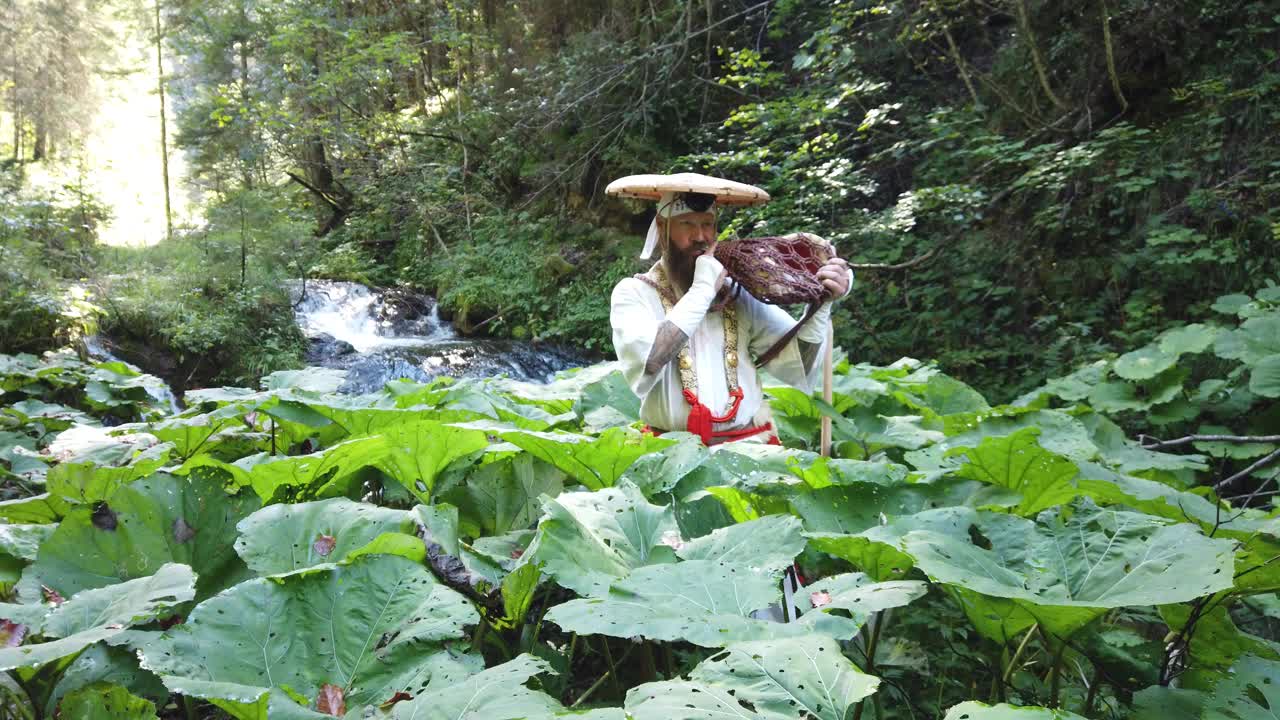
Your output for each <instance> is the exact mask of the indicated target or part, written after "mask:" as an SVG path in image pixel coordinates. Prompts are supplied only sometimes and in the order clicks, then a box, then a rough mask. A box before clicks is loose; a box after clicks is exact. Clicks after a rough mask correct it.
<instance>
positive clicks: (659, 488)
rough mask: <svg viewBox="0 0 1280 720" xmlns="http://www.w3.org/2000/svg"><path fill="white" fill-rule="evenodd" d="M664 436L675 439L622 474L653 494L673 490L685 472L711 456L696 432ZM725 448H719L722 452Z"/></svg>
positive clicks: (625, 478) (692, 469)
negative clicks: (672, 442)
mask: <svg viewBox="0 0 1280 720" xmlns="http://www.w3.org/2000/svg"><path fill="white" fill-rule="evenodd" d="M664 437H666V438H668V439H675V440H676V442H675V443H674V444H672V445H670V446H668V447H665V448H662V449H661V450H658V451H657V452H651V453H649V454H648V455H642V456H641V457H640V458H639V459H637V460H636V461H635V462H634V463H632V464H631V467H629V468H627V470H626V472H624V473H623V474H622V476H621V477H620V478H619V479H623V480H630V481H631V482H633V483H635V484H636V486H637V487H639V488H640V489H641V490H643V491H644V492H645V494H646V495H648V496H650V497H652V496H654V495H656V494H658V493H664V492H670V491H671V489H672V488H674V487H675V486H676V484H677V483H679V482H680V481H681V480H682V479H684V477H685V476H686V475H688V474H689V473H691V472H693V471H694V470H695V469H696V468H698V467H699V466H701V465H702V464H703V463H706V462H707V461H708V460H709V459H710V458H711V457H712V455H711V451H710V450H709V449H707V446H705V445H703V444H702V440H701V439H700V438H698V437H697V436H696V435H689V434H687V433H680V434H677V435H672V434H670V433H669V434H667V435H664ZM723 452H724V451H720V453H721V454H723Z"/></svg>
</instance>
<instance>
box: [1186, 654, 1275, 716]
mask: <svg viewBox="0 0 1280 720" xmlns="http://www.w3.org/2000/svg"><path fill="white" fill-rule="evenodd" d="M1201 718H1203V720H1264V718H1280V662H1276V661H1273V660H1263V659H1262V658H1257V657H1252V656H1246V657H1243V658H1241V659H1240V661H1239V662H1237V663H1236V664H1235V665H1233V666H1232V667H1231V669H1230V670H1229V671H1228V672H1227V674H1226V677H1224V678H1223V679H1222V680H1221V681H1220V682H1219V683H1218V684H1217V685H1216V686H1215V687H1214V688H1213V694H1212V695H1210V696H1209V698H1208V700H1206V701H1205V704H1204V711H1203V714H1202V715H1201Z"/></svg>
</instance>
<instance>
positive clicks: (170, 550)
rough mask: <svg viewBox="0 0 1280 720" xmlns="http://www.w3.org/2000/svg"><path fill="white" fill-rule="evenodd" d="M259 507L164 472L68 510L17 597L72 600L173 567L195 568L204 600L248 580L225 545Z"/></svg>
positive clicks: (25, 575) (203, 483)
mask: <svg viewBox="0 0 1280 720" xmlns="http://www.w3.org/2000/svg"><path fill="white" fill-rule="evenodd" d="M258 507H259V504H258V499H257V498H256V497H253V496H252V495H248V494H246V493H242V494H241V495H240V496H234V497H233V496H229V495H227V493H226V492H225V491H224V490H223V489H222V486H221V485H220V484H219V483H217V482H214V481H211V480H197V479H194V478H192V479H188V478H176V477H172V476H169V475H163V474H161V475H155V476H152V477H149V478H146V479H143V480H137V481H135V482H133V483H130V484H128V485H125V486H123V487H121V488H120V489H119V490H117V491H116V493H115V495H113V496H112V497H111V500H110V501H109V502H107V503H101V504H99V506H97V507H90V506H78V507H75V508H73V509H71V510H69V511H68V513H67V516H66V517H65V518H64V519H63V521H62V522H61V523H60V524H59V525H58V529H57V530H54V532H53V534H52V535H51V536H49V539H48V540H46V541H45V542H44V543H43V544H41V546H40V552H39V553H38V554H37V556H36V561H35V563H33V564H32V565H31V566H29V567H28V568H27V569H26V571H25V572H24V573H23V576H22V580H21V582H19V583H18V594H19V596H21V597H22V598H23V600H24V602H30V603H36V602H40V601H41V599H42V597H43V593H42V590H41V587H42V586H47V587H48V588H50V589H51V590H54V591H56V592H57V593H58V594H60V595H61V596H62V597H71V596H72V595H74V594H75V593H77V592H80V591H81V590H85V589H89V588H97V587H103V586H106V585H112V584H114V583H118V582H120V581H122V580H129V579H132V578H138V577H146V576H149V575H152V574H154V573H155V572H156V571H157V570H159V569H160V567H161V566H163V565H164V564H165V563H170V562H176V563H182V564H184V565H190V566H191V569H192V570H194V571H195V573H196V577H197V584H196V589H197V595H196V599H197V600H198V599H201V598H204V597H208V596H209V595H212V594H214V593H216V592H218V591H220V590H222V589H223V588H226V587H228V586H230V585H233V584H235V583H236V582H238V581H239V580H241V579H243V578H244V577H247V576H248V569H247V568H246V567H245V565H244V563H243V562H241V561H240V558H239V557H238V556H237V555H236V554H235V550H234V549H233V548H232V545H233V544H234V543H235V540H236V523H238V522H239V521H240V520H241V519H242V518H244V517H245V516H246V515H248V514H249V513H251V512H253V511H254V510H257V509H258ZM178 521H181V524H178ZM183 528H185V530H184V529H183ZM191 533H194V534H191Z"/></svg>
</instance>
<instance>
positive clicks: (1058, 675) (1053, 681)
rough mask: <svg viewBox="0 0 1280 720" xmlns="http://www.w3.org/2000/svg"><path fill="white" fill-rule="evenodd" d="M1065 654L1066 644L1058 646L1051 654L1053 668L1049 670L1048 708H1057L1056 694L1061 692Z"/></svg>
mask: <svg viewBox="0 0 1280 720" xmlns="http://www.w3.org/2000/svg"><path fill="white" fill-rule="evenodd" d="M1066 652H1067V644H1066V643H1061V644H1059V645H1058V650H1057V652H1055V653H1054V654H1053V667H1052V668H1051V669H1050V670H1049V707H1051V708H1054V709H1056V708H1057V707H1058V694H1059V692H1060V691H1061V690H1062V657H1063V655H1065V654H1066Z"/></svg>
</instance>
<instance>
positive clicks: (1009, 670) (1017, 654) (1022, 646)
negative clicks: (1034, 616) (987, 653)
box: [1000, 623, 1040, 685]
mask: <svg viewBox="0 0 1280 720" xmlns="http://www.w3.org/2000/svg"><path fill="white" fill-rule="evenodd" d="M1038 627H1040V623H1032V625H1031V627H1030V628H1028V629H1027V634H1026V635H1023V636H1022V642H1021V643H1019V644H1018V649H1017V650H1015V651H1014V653H1013V657H1012V658H1010V660H1009V664H1008V665H1006V666H1005V668H1004V674H1003V675H1002V676H1001V678H1000V683H1001V684H1002V685H1007V684H1008V683H1009V676H1010V675H1013V670H1014V668H1016V667H1017V666H1018V661H1019V660H1021V659H1022V651H1023V650H1026V649H1027V641H1028V640H1030V639H1031V635H1032V634H1034V633H1035V631H1036V628H1038Z"/></svg>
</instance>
